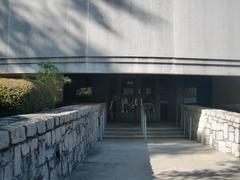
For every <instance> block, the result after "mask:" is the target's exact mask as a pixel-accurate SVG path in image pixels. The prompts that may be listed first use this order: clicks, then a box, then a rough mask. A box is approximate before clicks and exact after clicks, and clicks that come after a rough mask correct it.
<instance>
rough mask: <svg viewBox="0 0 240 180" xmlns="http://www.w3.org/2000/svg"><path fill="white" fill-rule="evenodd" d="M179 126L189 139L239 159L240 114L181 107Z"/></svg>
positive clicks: (198, 107) (195, 107) (196, 107)
mask: <svg viewBox="0 0 240 180" xmlns="http://www.w3.org/2000/svg"><path fill="white" fill-rule="evenodd" d="M181 126H182V128H183V129H184V132H185V134H188V135H189V138H190V139H194V140H197V141H199V142H201V143H203V144H207V145H210V146H211V147H213V148H214V149H216V150H218V151H221V152H225V153H231V154H233V155H234V156H236V157H240V113H234V112H229V111H225V110H220V109H209V108H204V107H200V106H190V105H188V106H187V105H183V106H182V107H181Z"/></svg>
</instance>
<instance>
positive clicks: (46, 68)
mask: <svg viewBox="0 0 240 180" xmlns="http://www.w3.org/2000/svg"><path fill="white" fill-rule="evenodd" d="M39 66H40V67H41V71H40V72H39V73H38V74H37V78H36V80H37V81H38V82H39V83H41V84H42V85H44V86H46V87H48V88H49V89H50V91H51V92H52V94H53V96H54V101H55V103H56V104H57V103H59V102H60V98H59V97H60V96H61V94H62V91H63V86H64V85H66V84H70V83H71V82H72V81H71V79H70V78H69V77H67V76H63V75H61V74H60V72H59V70H58V68H57V67H56V66H55V65H54V64H53V63H52V62H51V61H47V62H42V63H39Z"/></svg>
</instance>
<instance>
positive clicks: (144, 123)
mask: <svg viewBox="0 0 240 180" xmlns="http://www.w3.org/2000/svg"><path fill="white" fill-rule="evenodd" d="M141 125H142V132H143V137H144V139H145V140H147V115H146V112H145V110H144V106H143V105H142V106H141Z"/></svg>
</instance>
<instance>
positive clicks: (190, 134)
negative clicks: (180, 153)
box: [189, 116, 192, 140]
mask: <svg viewBox="0 0 240 180" xmlns="http://www.w3.org/2000/svg"><path fill="white" fill-rule="evenodd" d="M189 139H190V140H191V139H192V116H190V119H189Z"/></svg>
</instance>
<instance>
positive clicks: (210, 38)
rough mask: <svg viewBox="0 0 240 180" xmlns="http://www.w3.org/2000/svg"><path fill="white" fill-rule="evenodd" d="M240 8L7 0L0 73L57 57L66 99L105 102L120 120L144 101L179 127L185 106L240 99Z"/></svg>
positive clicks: (190, 0)
mask: <svg viewBox="0 0 240 180" xmlns="http://www.w3.org/2000/svg"><path fill="white" fill-rule="evenodd" d="M239 6H240V2H239V1H238V0H181V1H179V0H147V1H141V0H98V1H96V0H69V1H66V0H51V1H49V0H41V1H39V0H32V1H31V2H29V1H27V0H18V1H14V0H2V1H1V2H0V74H1V75H2V76H9V75H11V76H19V75H21V74H26V73H29V74H34V73H37V72H38V71H39V66H38V63H39V62H42V61H48V60H50V61H52V62H54V64H55V65H56V66H57V67H58V68H59V69H60V71H61V73H62V74H64V75H68V76H70V77H71V78H72V79H73V83H72V85H70V86H67V87H65V91H64V101H65V102H68V103H73V102H74V103H79V102H106V103H108V104H109V106H112V109H111V112H109V113H110V117H111V113H113V114H114V115H112V117H113V121H114V120H115V121H116V118H115V117H117V118H118V120H117V121H124V120H127V121H138V119H139V110H138V109H139V108H138V107H139V106H140V105H141V104H142V103H145V104H149V109H150V110H149V111H151V112H152V113H151V114H152V117H150V118H149V119H152V121H153V122H154V121H156V122H158V121H160V120H161V121H163V122H164V121H167V122H174V123H178V121H179V120H178V107H179V105H181V104H182V103H190V104H192V103H193V104H199V105H202V106H223V105H226V104H227V105H228V104H238V103H239V102H240V96H239V93H238V87H239V86H240V80H239V79H238V76H239V75H240V34H239V32H240V11H239V10H238V9H239V8H238V7H239ZM153 112H154V113H153ZM110 119H111V118H110Z"/></svg>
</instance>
